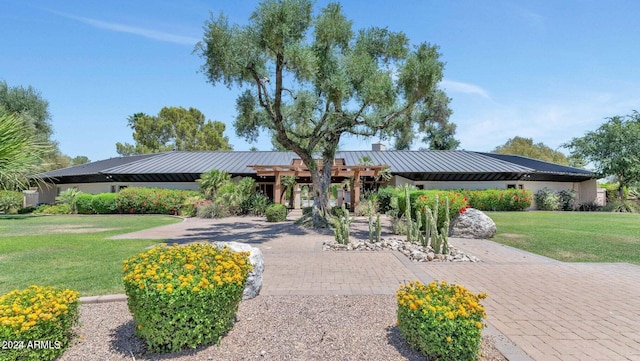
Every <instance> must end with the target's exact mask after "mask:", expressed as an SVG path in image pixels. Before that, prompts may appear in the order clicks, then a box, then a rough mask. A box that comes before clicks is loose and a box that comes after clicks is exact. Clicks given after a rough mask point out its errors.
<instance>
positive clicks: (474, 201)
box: [461, 189, 533, 212]
mask: <svg viewBox="0 0 640 361" xmlns="http://www.w3.org/2000/svg"><path fill="white" fill-rule="evenodd" d="M461 192H462V194H464V196H465V197H467V201H468V202H469V206H470V207H471V208H475V209H478V210H481V211H500V212H504V211H524V210H526V209H527V208H529V207H531V201H532V200H533V193H532V192H531V191H530V190H527V189H483V190H463V191H461Z"/></svg>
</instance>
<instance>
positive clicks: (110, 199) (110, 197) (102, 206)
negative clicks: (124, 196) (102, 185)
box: [91, 193, 118, 214]
mask: <svg viewBox="0 0 640 361" xmlns="http://www.w3.org/2000/svg"><path fill="white" fill-rule="evenodd" d="M91 209H92V210H93V211H94V212H95V213H98V214H113V213H118V204H117V203H116V193H100V194H96V195H94V196H93V199H91Z"/></svg>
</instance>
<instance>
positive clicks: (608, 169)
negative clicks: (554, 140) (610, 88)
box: [564, 110, 640, 199]
mask: <svg viewBox="0 0 640 361" xmlns="http://www.w3.org/2000/svg"><path fill="white" fill-rule="evenodd" d="M606 119H607V122H605V123H604V124H602V125H601V126H600V127H599V128H598V129H596V130H595V131H591V132H587V133H586V134H585V135H584V136H583V137H579V138H573V139H572V140H571V141H570V142H568V143H566V144H565V145H564V146H565V147H566V148H568V149H570V150H571V155H572V156H575V157H578V158H582V159H584V160H586V161H588V162H590V163H591V164H593V165H594V167H595V170H596V172H597V173H598V175H599V176H600V177H606V176H615V177H616V178H617V180H618V182H619V183H620V187H619V192H620V198H621V199H623V198H624V187H625V186H628V185H629V184H633V183H636V182H639V181H640V113H638V111H636V110H634V111H633V112H632V113H631V114H630V115H626V116H619V115H616V116H614V117H611V118H606Z"/></svg>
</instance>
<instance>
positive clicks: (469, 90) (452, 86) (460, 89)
mask: <svg viewBox="0 0 640 361" xmlns="http://www.w3.org/2000/svg"><path fill="white" fill-rule="evenodd" d="M440 86H441V87H443V88H445V90H447V91H449V92H452V93H464V94H476V95H480V96H481V97H483V98H487V99H490V96H489V93H488V92H487V91H486V90H484V89H483V88H482V87H480V86H478V85H475V84H470V83H463V82H459V81H453V80H447V79H443V80H442V81H441V82H440Z"/></svg>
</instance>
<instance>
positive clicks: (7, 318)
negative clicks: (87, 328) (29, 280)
mask: <svg viewBox="0 0 640 361" xmlns="http://www.w3.org/2000/svg"><path fill="white" fill-rule="evenodd" d="M77 322H78V292H76V291H72V290H68V289H66V290H59V289H56V288H53V287H41V286H30V287H29V288H27V289H24V290H14V291H11V292H9V293H7V294H5V295H3V296H1V297H0V340H2V341H3V342H4V344H3V345H4V346H11V347H8V348H7V349H3V350H2V351H1V352H0V359H2V360H53V359H54V358H56V357H57V356H59V355H61V354H62V353H63V352H64V350H65V349H66V348H67V346H68V345H69V342H70V340H71V337H72V327H73V326H74V325H76V324H77ZM36 341H37V344H36Z"/></svg>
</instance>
